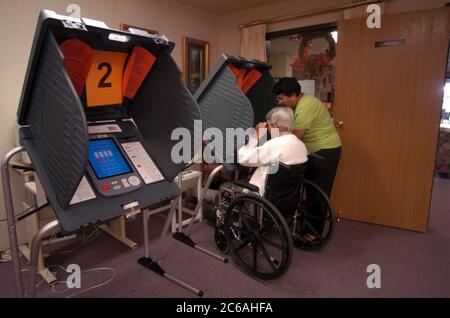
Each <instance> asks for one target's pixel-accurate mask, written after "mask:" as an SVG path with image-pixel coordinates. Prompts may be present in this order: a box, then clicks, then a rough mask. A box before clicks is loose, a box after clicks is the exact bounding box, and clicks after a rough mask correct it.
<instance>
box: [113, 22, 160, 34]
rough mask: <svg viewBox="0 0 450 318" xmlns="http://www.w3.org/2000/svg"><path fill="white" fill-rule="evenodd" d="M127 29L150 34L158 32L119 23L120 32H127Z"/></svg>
mask: <svg viewBox="0 0 450 318" xmlns="http://www.w3.org/2000/svg"><path fill="white" fill-rule="evenodd" d="M128 29H139V30H142V31H146V32H148V33H150V34H159V33H158V31H155V30H151V29H147V28H141V27H139V26H135V25H130V24H126V23H121V24H120V30H121V31H128Z"/></svg>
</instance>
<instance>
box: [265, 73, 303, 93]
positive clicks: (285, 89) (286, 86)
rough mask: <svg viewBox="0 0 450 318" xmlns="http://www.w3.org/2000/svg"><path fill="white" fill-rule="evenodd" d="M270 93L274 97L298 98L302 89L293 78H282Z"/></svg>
mask: <svg viewBox="0 0 450 318" xmlns="http://www.w3.org/2000/svg"><path fill="white" fill-rule="evenodd" d="M272 92H273V93H274V94H275V96H278V95H280V94H284V95H286V96H292V95H294V94H295V96H299V95H300V94H301V93H302V87H301V86H300V84H299V83H298V81H297V79H296V78H294V77H283V78H280V79H279V80H278V82H277V83H276V84H275V86H274V87H273V90H272Z"/></svg>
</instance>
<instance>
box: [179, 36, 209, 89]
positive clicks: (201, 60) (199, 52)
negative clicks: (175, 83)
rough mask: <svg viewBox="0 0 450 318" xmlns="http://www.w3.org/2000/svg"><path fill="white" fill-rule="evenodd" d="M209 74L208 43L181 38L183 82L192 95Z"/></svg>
mask: <svg viewBox="0 0 450 318" xmlns="http://www.w3.org/2000/svg"><path fill="white" fill-rule="evenodd" d="M208 72H209V42H206V41H201V40H197V39H192V38H188V37H184V38H183V81H184V83H185V84H186V86H187V87H188V89H189V91H190V92H191V93H192V94H194V93H195V91H196V90H197V89H198V87H199V86H200V84H201V83H202V82H203V80H204V79H205V78H206V75H207V74H208Z"/></svg>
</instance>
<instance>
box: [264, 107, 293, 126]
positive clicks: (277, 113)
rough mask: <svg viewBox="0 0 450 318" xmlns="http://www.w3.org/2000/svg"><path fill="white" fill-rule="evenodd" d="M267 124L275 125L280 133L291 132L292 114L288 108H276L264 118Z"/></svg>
mask: <svg viewBox="0 0 450 318" xmlns="http://www.w3.org/2000/svg"><path fill="white" fill-rule="evenodd" d="M266 120H267V122H268V123H269V124H271V125H275V127H277V128H278V129H279V130H280V131H287V132H292V130H293V128H294V112H293V111H292V109H290V108H289V107H276V108H274V109H272V110H271V111H270V112H269V113H268V114H267V116H266Z"/></svg>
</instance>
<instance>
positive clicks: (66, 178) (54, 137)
mask: <svg viewBox="0 0 450 318" xmlns="http://www.w3.org/2000/svg"><path fill="white" fill-rule="evenodd" d="M67 39H78V40H81V41H83V42H84V43H86V44H88V45H89V46H90V47H91V48H92V49H95V50H104V51H112V52H125V53H128V54H130V53H131V51H132V50H133V48H134V47H136V46H140V47H143V48H145V49H146V50H148V52H150V53H151V54H153V55H154V57H156V61H155V63H154V65H153V67H152V68H151V70H150V72H149V73H148V74H147V76H146V78H145V80H144V81H143V83H142V85H141V86H140V88H139V90H138V92H137V94H136V95H135V97H134V98H133V99H128V98H126V97H125V98H124V100H123V103H122V104H121V105H107V106H106V107H95V108H92V109H88V108H87V106H86V101H85V100H83V97H79V96H78V95H77V93H76V90H75V88H74V85H73V83H72V81H71V79H70V77H69V75H68V73H67V71H66V69H65V65H64V61H65V59H64V55H63V54H62V52H61V49H60V44H61V43H62V42H63V41H65V40H67ZM117 39H118V40H117ZM173 48H174V44H173V43H171V42H169V41H168V40H167V39H165V38H164V37H161V36H150V35H149V36H145V35H137V34H130V33H127V32H122V31H116V30H111V29H109V28H108V27H107V26H106V25H104V24H102V23H99V22H98V21H94V20H89V19H83V18H82V19H76V18H71V17H65V16H61V15H57V14H56V13H54V12H53V11H42V12H41V14H40V16H39V21H38V25H37V29H36V33H35V38H34V42H33V46H32V51H31V56H30V61H29V65H28V69H27V74H26V78H25V82H24V88H23V91H22V97H21V101H20V104H19V109H18V112H17V116H18V121H19V124H20V125H21V126H22V127H21V128H20V140H21V143H22V145H23V146H24V147H25V149H26V150H27V152H28V154H29V156H30V158H31V160H32V162H33V165H34V167H35V169H36V171H37V174H38V175H39V178H40V180H41V183H42V185H43V187H44V189H45V190H46V193H47V196H48V199H49V201H50V203H51V205H52V206H53V208H54V210H55V213H56V215H57V218H58V220H59V222H60V225H61V228H62V230H63V231H64V232H66V233H73V232H76V231H78V230H79V229H80V228H82V227H84V226H87V225H89V224H95V223H99V222H105V221H108V220H111V219H113V218H115V217H118V216H120V215H121V214H123V213H124V208H123V206H124V205H126V204H129V203H132V202H134V201H138V202H139V208H144V207H148V206H150V205H153V204H156V203H159V202H162V201H166V200H168V199H172V198H174V197H176V196H178V195H179V188H178V187H177V186H176V185H175V184H174V183H173V180H174V178H175V177H176V176H177V175H178V174H179V172H180V171H181V170H182V169H183V168H184V167H185V166H186V165H185V164H175V163H174V162H173V160H172V159H171V150H172V147H173V145H174V144H175V143H176V142H175V141H171V134H172V131H173V130H174V129H175V128H179V127H182V128H186V129H188V130H189V131H190V132H191V134H192V135H193V131H194V120H196V119H200V113H199V110H198V105H197V104H196V102H195V100H194V99H193V97H192V95H191V94H190V93H189V91H188V90H187V88H186V87H185V86H184V85H183V83H182V81H181V73H180V71H179V69H178V67H177V65H176V63H175V62H174V60H173V59H172V57H171V56H170V53H171V51H172V49H173ZM127 119H132V120H134V123H135V124H136V126H134V124H132V122H131V121H128V120H127ZM100 120H108V121H111V120H113V121H115V123H116V124H119V126H120V127H121V128H122V130H123V133H121V134H120V135H118V136H115V137H117V140H118V141H119V143H121V142H124V141H126V142H133V141H139V142H141V143H142V145H143V147H144V148H145V150H146V152H147V153H148V154H149V156H150V157H151V159H152V160H153V162H154V163H155V165H156V166H157V167H158V168H159V170H160V172H161V174H162V175H163V177H164V180H163V181H159V182H157V183H151V184H144V185H143V186H142V187H141V188H140V189H139V190H136V191H134V192H131V193H128V194H124V195H122V196H118V197H111V198H107V197H102V196H100V195H99V194H98V193H96V199H93V200H88V201H85V202H81V203H78V204H75V205H70V202H71V200H72V197H73V195H74V193H75V191H76V190H77V188H78V185H79V184H80V181H81V179H82V178H83V176H85V175H86V169H87V165H88V153H89V134H88V123H89V122H93V121H100ZM124 120H126V121H124ZM91 186H92V185H91ZM92 188H93V189H94V192H95V188H94V187H93V186H92Z"/></svg>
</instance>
